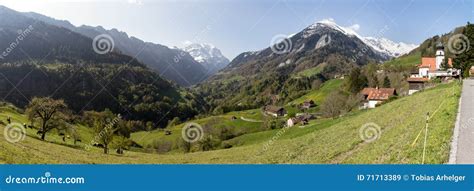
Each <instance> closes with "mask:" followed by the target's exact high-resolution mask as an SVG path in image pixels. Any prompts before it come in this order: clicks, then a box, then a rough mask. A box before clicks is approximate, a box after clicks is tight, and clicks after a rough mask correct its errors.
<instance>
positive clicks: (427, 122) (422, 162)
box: [421, 112, 430, 164]
mask: <svg viewBox="0 0 474 191" xmlns="http://www.w3.org/2000/svg"><path fill="white" fill-rule="evenodd" d="M429 120H430V112H428V113H426V123H425V142H424V143H423V159H422V161H421V164H425V153H426V140H427V138H428V125H429Z"/></svg>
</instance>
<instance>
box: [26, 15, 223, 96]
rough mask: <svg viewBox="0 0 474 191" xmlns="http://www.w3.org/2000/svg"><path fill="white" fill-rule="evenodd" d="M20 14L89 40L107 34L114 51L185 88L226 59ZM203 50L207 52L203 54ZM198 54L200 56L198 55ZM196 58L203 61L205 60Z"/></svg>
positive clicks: (214, 51)
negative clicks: (129, 57) (133, 59)
mask: <svg viewBox="0 0 474 191" xmlns="http://www.w3.org/2000/svg"><path fill="white" fill-rule="evenodd" d="M23 14H24V15H26V16H28V17H31V18H33V19H36V20H40V21H43V22H45V23H48V24H50V25H55V26H59V27H64V28H66V29H69V30H71V31H74V32H77V33H79V34H82V35H84V36H87V37H89V38H92V39H94V38H95V37H97V36H98V35H103V34H107V35H109V36H110V37H111V38H112V39H113V41H114V44H115V49H116V51H118V52H121V53H123V54H126V55H129V56H132V57H135V58H136V59H137V60H138V61H140V62H142V63H144V64H145V65H147V66H148V67H150V68H151V69H154V70H156V71H157V72H158V73H159V74H160V75H161V76H162V77H163V78H165V79H168V80H171V81H173V82H175V83H177V84H179V85H181V86H185V87H186V86H191V85H194V84H197V83H199V82H201V81H202V80H204V79H206V78H207V77H208V76H210V75H212V74H213V73H214V72H216V71H217V70H218V69H220V68H222V65H225V64H227V63H228V61H227V62H226V60H227V58H225V57H224V56H223V55H222V54H221V53H220V50H219V49H217V48H216V47H207V46H202V50H203V51H195V50H193V49H186V48H185V49H184V50H182V49H175V48H169V47H167V46H164V45H160V44H156V43H151V42H145V41H143V40H140V39H138V38H136V37H133V36H129V35H128V34H127V33H125V32H122V31H119V30H117V29H111V30H106V29H104V28H103V27H101V26H97V27H92V26H87V25H82V26H79V27H76V26H74V25H72V24H71V23H70V22H68V21H64V20H57V19H54V18H51V17H48V16H44V15H41V14H38V13H34V12H28V13H23ZM206 48H209V50H205V49H206ZM186 50H190V51H193V52H187V51H186ZM200 53H201V54H202V55H199V54H200ZM190 54H192V55H193V56H191V55H190ZM214 56H216V57H214ZM195 58H196V59H198V60H195ZM200 58H205V60H203V59H200Z"/></svg>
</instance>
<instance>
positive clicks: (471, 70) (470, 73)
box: [469, 66, 474, 77]
mask: <svg viewBox="0 0 474 191" xmlns="http://www.w3.org/2000/svg"><path fill="white" fill-rule="evenodd" d="M469 76H471V77H474V66H471V69H470V70H469Z"/></svg>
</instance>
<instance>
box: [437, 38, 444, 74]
mask: <svg viewBox="0 0 474 191" xmlns="http://www.w3.org/2000/svg"><path fill="white" fill-rule="evenodd" d="M443 62H444V46H443V43H441V42H438V43H436V70H439V69H440V68H441V64H442V63H443Z"/></svg>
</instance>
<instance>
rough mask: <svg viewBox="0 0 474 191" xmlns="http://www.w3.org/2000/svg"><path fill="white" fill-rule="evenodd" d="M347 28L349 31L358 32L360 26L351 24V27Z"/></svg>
mask: <svg viewBox="0 0 474 191" xmlns="http://www.w3.org/2000/svg"><path fill="white" fill-rule="evenodd" d="M347 28H349V29H351V30H354V31H358V30H359V29H360V25H359V24H353V25H351V26H349V27H347Z"/></svg>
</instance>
